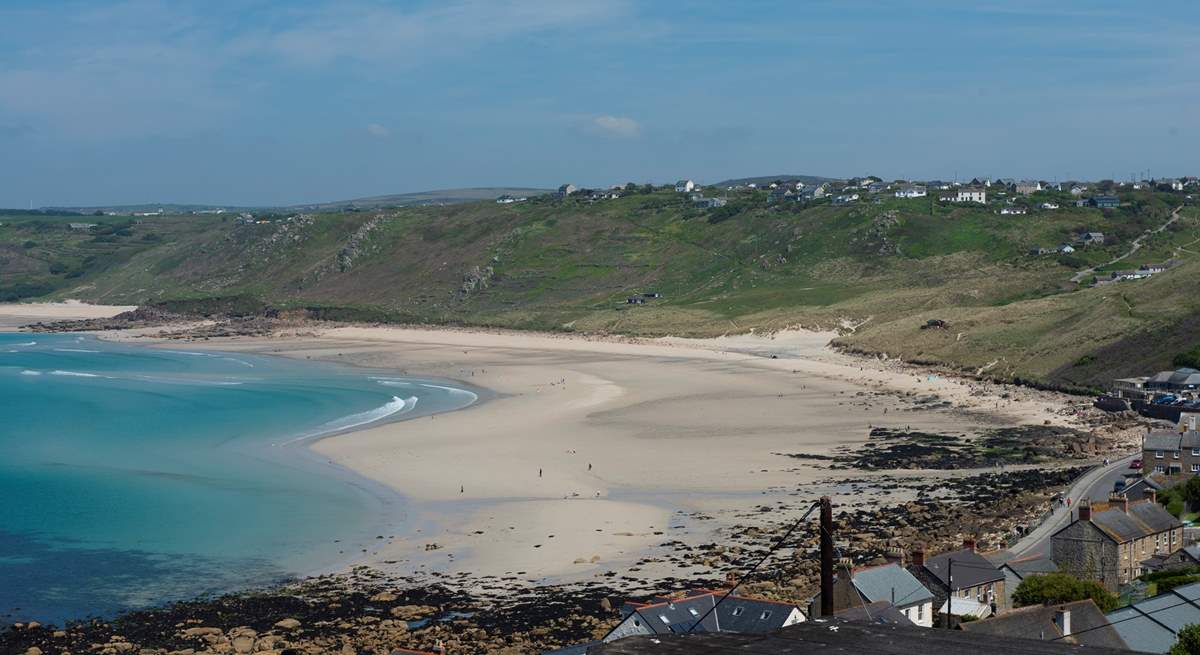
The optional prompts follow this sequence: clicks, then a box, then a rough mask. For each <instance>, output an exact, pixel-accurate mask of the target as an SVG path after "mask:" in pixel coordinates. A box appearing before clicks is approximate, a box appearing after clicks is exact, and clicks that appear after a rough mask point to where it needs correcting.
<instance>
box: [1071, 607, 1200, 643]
mask: <svg viewBox="0 0 1200 655" xmlns="http://www.w3.org/2000/svg"><path fill="white" fill-rule="evenodd" d="M1147 600H1149V599H1147ZM1184 605H1191V606H1192V607H1195V608H1197V609H1200V605H1197V604H1196V603H1195V602H1193V601H1190V600H1185V601H1183V602H1182V603H1176V604H1174V605H1167V606H1166V607H1160V608H1158V609H1156V610H1151V611H1149V612H1147V611H1146V610H1143V609H1138V608H1137V607H1136V606H1134V605H1129V606H1128V607H1131V608H1133V609H1134V610H1135V611H1137V612H1140V613H1139V614H1135V615H1134V616H1129V617H1126V618H1123V619H1120V620H1117V621H1110V622H1108V623H1105V624H1103V625H1097V626H1093V627H1091V628H1087V629H1084V630H1080V631H1079V632H1072V633H1071V634H1069V635H1063V636H1061V637H1055V638H1054V639H1049V640H1047V641H1058V640H1059V639H1066V638H1067V637H1074V636H1075V635H1081V634H1083V633H1085V632H1091V631H1092V630H1100V629H1101V628H1110V627H1112V626H1114V625H1117V624H1118V623H1124V622H1126V621H1132V620H1134V619H1142V618H1149V617H1150V615H1151V614H1158V613H1159V612H1165V611H1167V610H1169V609H1175V608H1176V607H1183V606H1184ZM1118 609H1123V608H1118ZM1114 611H1115V610H1114ZM1151 620H1153V619H1151ZM1155 623H1158V621H1155ZM1159 625H1162V624H1161V623H1160V624H1159ZM1163 627H1166V626H1163ZM1167 630H1169V631H1170V632H1171V633H1173V634H1178V633H1176V632H1175V631H1174V630H1171V629H1170V628H1167Z"/></svg>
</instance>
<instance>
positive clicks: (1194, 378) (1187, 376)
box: [1146, 367, 1200, 393]
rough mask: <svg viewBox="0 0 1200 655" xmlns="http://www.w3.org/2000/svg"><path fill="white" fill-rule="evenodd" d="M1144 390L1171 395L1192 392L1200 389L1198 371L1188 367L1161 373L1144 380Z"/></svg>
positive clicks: (1199, 374) (1199, 373) (1199, 372)
mask: <svg viewBox="0 0 1200 655" xmlns="http://www.w3.org/2000/svg"><path fill="white" fill-rule="evenodd" d="M1146 389H1148V390H1150V391H1165V392H1172V393H1181V392H1189V393H1190V392H1194V391H1196V390H1197V389H1200V371H1198V370H1196V369H1194V368H1188V367H1184V368H1177V369H1175V370H1174V371H1161V372H1159V373H1155V374H1154V375H1152V376H1150V377H1149V378H1147V379H1146Z"/></svg>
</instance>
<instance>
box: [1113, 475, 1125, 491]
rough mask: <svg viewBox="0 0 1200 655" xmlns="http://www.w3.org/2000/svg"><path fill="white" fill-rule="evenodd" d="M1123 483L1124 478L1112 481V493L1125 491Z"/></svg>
mask: <svg viewBox="0 0 1200 655" xmlns="http://www.w3.org/2000/svg"><path fill="white" fill-rule="evenodd" d="M1125 485H1126V482H1125V478H1121V479H1120V480H1117V481H1116V482H1114V483H1113V493H1114V494H1119V493H1121V492H1122V491H1125Z"/></svg>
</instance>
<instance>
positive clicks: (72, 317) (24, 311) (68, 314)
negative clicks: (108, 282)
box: [0, 300, 137, 330]
mask: <svg viewBox="0 0 1200 655" xmlns="http://www.w3.org/2000/svg"><path fill="white" fill-rule="evenodd" d="M132 309H137V307H136V306H131V305H89V304H87V303H82V302H79V301H76V300H67V301H65V302H55V303H0V330H4V329H10V330H11V329H15V328H17V327H19V326H21V325H26V324H28V323H36V322H38V321H79V320H85V319H89V318H111V317H113V316H116V315H117V314H120V313H121V312H126V311H129V310H132Z"/></svg>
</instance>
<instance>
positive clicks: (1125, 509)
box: [1050, 495, 1183, 592]
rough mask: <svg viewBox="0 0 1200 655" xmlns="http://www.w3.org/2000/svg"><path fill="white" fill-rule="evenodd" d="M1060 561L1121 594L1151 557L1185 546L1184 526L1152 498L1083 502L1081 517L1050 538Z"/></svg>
mask: <svg viewBox="0 0 1200 655" xmlns="http://www.w3.org/2000/svg"><path fill="white" fill-rule="evenodd" d="M1050 544H1051V553H1052V557H1053V559H1054V563H1055V564H1057V565H1058V568H1059V569H1060V570H1063V571H1070V572H1072V573H1073V574H1074V575H1077V576H1079V577H1084V578H1089V579H1092V580H1097V581H1098V582H1100V584H1102V585H1104V588H1105V589H1107V590H1109V591H1112V592H1115V591H1117V590H1118V589H1119V588H1120V586H1121V585H1124V584H1128V583H1129V582H1131V581H1132V580H1133V579H1134V578H1137V577H1138V576H1140V575H1141V574H1142V570H1143V566H1142V562H1143V561H1144V560H1146V559H1147V558H1149V557H1151V556H1153V555H1158V554H1163V555H1169V554H1171V553H1173V552H1175V551H1177V550H1179V549H1180V548H1182V547H1183V524H1182V523H1180V522H1179V519H1177V518H1175V517H1174V516H1172V515H1171V514H1170V513H1169V512H1167V510H1165V509H1163V508H1162V506H1161V505H1159V504H1158V503H1156V502H1154V501H1152V500H1142V501H1137V502H1131V501H1130V500H1129V499H1128V498H1125V497H1122V496H1118V495H1114V496H1112V497H1111V498H1110V499H1109V502H1107V503H1085V504H1081V505H1080V506H1079V510H1078V516H1077V518H1076V519H1075V520H1074V521H1072V522H1071V524H1070V525H1068V526H1066V527H1065V528H1063V529H1061V530H1059V531H1058V532H1056V533H1054V534H1053V535H1051V537H1050Z"/></svg>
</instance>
